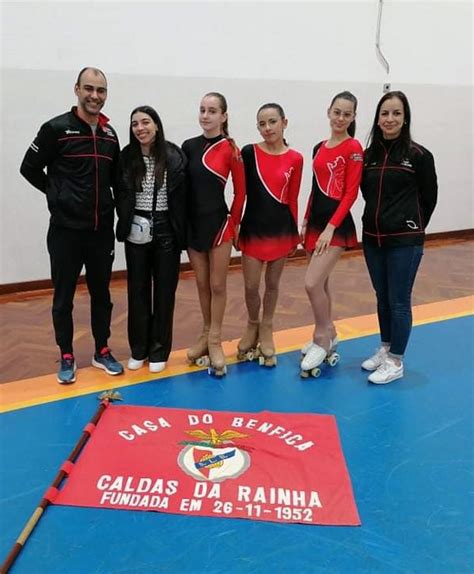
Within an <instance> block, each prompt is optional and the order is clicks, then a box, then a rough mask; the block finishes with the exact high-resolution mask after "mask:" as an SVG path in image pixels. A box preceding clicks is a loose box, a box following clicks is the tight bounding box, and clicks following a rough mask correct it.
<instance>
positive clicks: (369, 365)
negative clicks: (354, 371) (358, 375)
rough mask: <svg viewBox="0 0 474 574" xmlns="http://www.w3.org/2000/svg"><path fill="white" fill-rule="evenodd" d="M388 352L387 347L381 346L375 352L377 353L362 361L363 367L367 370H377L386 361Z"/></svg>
mask: <svg viewBox="0 0 474 574" xmlns="http://www.w3.org/2000/svg"><path fill="white" fill-rule="evenodd" d="M387 353H388V350H387V347H380V349H377V351H376V352H375V355H372V356H371V357H370V358H369V359H366V360H365V361H364V362H363V363H362V365H361V367H362V368H363V369H364V370H366V371H375V369H378V368H379V367H380V365H381V364H382V363H383V362H384V361H385V359H386V358H387Z"/></svg>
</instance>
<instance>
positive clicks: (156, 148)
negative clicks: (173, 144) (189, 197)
mask: <svg viewBox="0 0 474 574" xmlns="http://www.w3.org/2000/svg"><path fill="white" fill-rule="evenodd" d="M138 112H142V113H143V114H147V115H148V116H150V118H151V119H152V120H153V121H154V123H155V124H156V125H157V126H158V130H157V132H156V136H155V141H154V142H153V144H152V145H151V146H150V155H151V156H152V157H153V158H154V160H155V185H157V186H158V187H161V185H162V184H163V178H164V174H165V169H166V140H165V134H164V131H163V124H162V122H161V119H160V116H159V115H158V112H157V111H156V110H155V109H154V108H152V107H151V106H138V107H137V108H135V109H134V110H132V113H131V114H130V134H129V138H130V156H129V157H130V171H131V174H132V178H133V181H134V183H135V188H136V190H137V191H142V180H143V178H144V177H145V173H146V166H145V162H144V161H143V154H142V150H141V147H140V142H139V141H138V140H137V138H136V137H135V136H134V134H133V130H132V118H133V116H134V115H135V114H136V113H138Z"/></svg>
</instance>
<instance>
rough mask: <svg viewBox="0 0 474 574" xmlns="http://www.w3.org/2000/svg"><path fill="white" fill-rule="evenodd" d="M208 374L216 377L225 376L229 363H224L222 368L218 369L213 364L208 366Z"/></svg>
mask: <svg viewBox="0 0 474 574" xmlns="http://www.w3.org/2000/svg"><path fill="white" fill-rule="evenodd" d="M207 374H208V375H213V376H214V377H223V376H224V375H227V365H224V366H223V367H221V368H220V369H216V368H214V367H213V366H212V365H211V366H209V367H208V368H207Z"/></svg>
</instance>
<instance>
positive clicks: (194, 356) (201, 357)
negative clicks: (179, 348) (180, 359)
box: [186, 328, 210, 367]
mask: <svg viewBox="0 0 474 574" xmlns="http://www.w3.org/2000/svg"><path fill="white" fill-rule="evenodd" d="M208 337H209V329H206V328H204V329H203V331H202V333H201V334H200V335H199V337H198V340H197V341H196V343H195V344H194V345H193V346H192V347H190V348H189V349H188V352H187V353H186V355H187V357H188V361H189V363H190V364H191V365H196V366H197V367H207V366H209V364H210V360H209V350H208V342H207V340H208Z"/></svg>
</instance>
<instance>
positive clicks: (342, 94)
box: [329, 90, 357, 138]
mask: <svg viewBox="0 0 474 574" xmlns="http://www.w3.org/2000/svg"><path fill="white" fill-rule="evenodd" d="M339 98H341V99H343V100H347V101H348V102H352V104H353V105H354V115H355V113H356V112H357V98H356V97H355V96H354V94H353V93H352V92H349V91H348V90H344V91H343V92H339V93H338V94H336V95H335V96H334V98H333V99H332V100H331V103H330V104H329V109H331V108H332V107H333V105H334V102H335V101H336V100H338V99H339ZM347 133H348V134H349V135H350V136H351V138H353V137H354V136H355V133H356V121H355V117H354V119H353V120H352V122H351V123H350V125H349V127H348V128H347Z"/></svg>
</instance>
